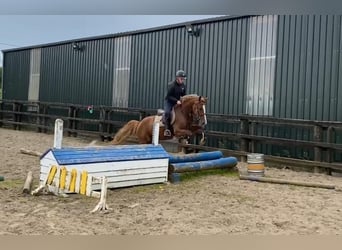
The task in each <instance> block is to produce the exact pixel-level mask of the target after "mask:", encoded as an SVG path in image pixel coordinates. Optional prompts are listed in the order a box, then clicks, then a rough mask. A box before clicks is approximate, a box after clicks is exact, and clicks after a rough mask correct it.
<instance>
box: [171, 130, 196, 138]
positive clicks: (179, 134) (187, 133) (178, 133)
mask: <svg viewBox="0 0 342 250" xmlns="http://www.w3.org/2000/svg"><path fill="white" fill-rule="evenodd" d="M174 134H175V136H176V137H182V136H189V137H190V136H192V132H191V131H190V130H188V129H179V128H174Z"/></svg>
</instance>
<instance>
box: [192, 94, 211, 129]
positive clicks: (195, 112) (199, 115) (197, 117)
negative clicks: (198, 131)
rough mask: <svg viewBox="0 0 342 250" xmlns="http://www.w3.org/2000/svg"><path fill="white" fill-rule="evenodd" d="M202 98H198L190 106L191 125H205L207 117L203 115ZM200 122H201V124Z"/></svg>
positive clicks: (203, 104) (203, 101)
mask: <svg viewBox="0 0 342 250" xmlns="http://www.w3.org/2000/svg"><path fill="white" fill-rule="evenodd" d="M201 98H203V97H202V96H199V98H198V101H196V102H195V103H194V104H193V106H192V123H193V124H194V125H199V126H203V125H206V124H207V117H206V115H205V100H202V99H201ZM201 121H203V122H202V123H201Z"/></svg>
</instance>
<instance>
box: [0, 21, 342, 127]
mask: <svg viewBox="0 0 342 250" xmlns="http://www.w3.org/2000/svg"><path fill="white" fill-rule="evenodd" d="M253 18H254V19H253ZM275 19H276V20H277V27H276V29H275V27H274V26H272V27H271V22H272V24H274V20H275ZM253 20H257V23H260V22H261V23H263V25H264V27H266V28H265V29H262V30H261V33H262V35H260V39H259V40H258V37H257V36H253V33H252V30H253V27H254V26H253V25H254V23H253ZM341 22H342V17H341V15H338V16H332V15H294V16H264V17H237V18H230V19H229V18H227V19H219V20H215V21H211V22H208V23H199V22H195V24H194V27H195V28H196V29H197V28H198V29H200V35H199V36H198V37H196V36H192V35H189V34H188V33H187V31H186V27H185V25H184V26H174V27H172V26H170V27H168V28H165V29H159V30H158V29H157V30H152V31H144V32H141V33H139V32H136V33H132V34H131V35H126V36H121V37H120V36H117V37H103V38H96V39H89V40H80V41H79V42H77V41H76V42H77V43H78V44H79V45H80V46H81V48H82V49H81V50H74V49H73V46H72V42H70V43H59V44H54V45H50V46H42V47H41V67H40V81H39V92H40V94H39V100H41V101H50V102H65V103H76V104H86V105H88V104H89V105H90V104H93V105H115V106H123V107H125V106H129V107H141V108H160V107H162V106H163V98H164V95H165V92H166V86H167V83H168V82H169V81H171V80H173V78H174V74H175V72H176V71H177V70H178V69H184V70H185V71H186V72H187V73H188V80H187V84H188V93H197V94H199V95H205V96H208V97H209V104H208V107H207V112H209V113H221V114H236V115H239V114H243V113H246V112H247V113H251V114H259V111H260V110H261V111H260V112H263V113H265V112H267V114H268V115H271V116H275V117H281V118H297V119H310V120H332V121H333V120H339V121H340V120H342V113H341V112H339V107H341V106H342V99H341V98H339V97H340V96H342V87H341V84H340V81H341V77H342V62H341V60H342V59H341V51H342V43H341V38H342V37H341V36H342V31H341V28H342V25H341ZM255 27H256V28H255V30H258V28H257V26H255ZM264 31H265V32H264ZM271 31H272V32H274V31H276V36H275V37H276V38H275V39H276V41H275V42H274V43H273V41H274V40H272V39H266V38H265V39H264V36H265V35H266V36H269V35H270V34H271V33H272V32H271ZM261 33H260V34H261ZM253 37H254V38H253ZM263 41H271V43H272V49H271V53H270V54H269V53H268V52H267V51H266V52H265V53H264V54H265V55H264V56H263V54H262V53H259V54H258V53H257V51H258V49H259V48H255V51H254V52H255V53H254V52H253V50H251V47H252V46H254V43H255V44H262V43H263ZM274 44H276V50H275V48H274V46H275V45H274ZM258 46H259V45H258ZM33 49H35V48H33ZM31 50H32V49H26V50H25V49H24V50H23V49H21V50H16V51H8V52H5V53H4V89H3V92H4V93H3V98H5V99H19V100H27V98H28V87H29V81H30V51H31ZM261 50H262V49H261ZM274 51H275V59H274V60H275V71H274V83H273V84H274V85H273V86H272V85H270V83H271V82H269V83H267V84H266V85H265V83H264V82H263V81H266V80H267V77H263V78H259V79H256V76H257V75H258V76H260V74H254V73H255V72H256V71H254V73H253V72H252V71H250V68H251V67H250V66H251V65H252V64H251V60H252V59H253V58H254V59H253V60H254V61H255V60H256V59H258V60H259V59H261V58H262V57H265V58H268V57H269V56H270V57H272V58H274V56H273V53H274ZM272 60H273V59H272ZM253 63H254V62H253ZM264 65H265V67H264V69H265V70H267V68H268V67H266V62H265V64H264ZM254 66H255V65H254ZM254 66H253V67H254ZM259 66H262V63H260V65H259ZM259 66H258V67H259ZM270 70H271V67H270ZM265 72H266V73H267V71H265ZM252 73H253V74H252ZM256 73H257V72H256ZM248 77H249V78H248ZM253 79H254V80H253ZM253 82H254V83H255V82H258V86H260V88H259V87H258V88H257V91H254V90H255V89H254V90H253V91H252V90H251V86H252V87H254V88H255V84H254V85H253ZM265 86H268V87H265ZM272 87H273V89H272ZM267 91H268V92H269V93H267ZM267 94H268V95H269V96H270V97H269V99H268V100H267V103H266V104H267V105H266V104H265V103H264V104H265V105H264V106H262V107H261V109H259V107H257V108H256V107H255V106H253V105H260V102H254V103H255V104H252V106H251V103H249V99H248V98H251V97H252V96H254V97H253V98H255V97H257V96H258V95H260V96H265V95H267ZM272 94H273V98H272ZM266 109H267V110H266ZM265 110H266V111H265Z"/></svg>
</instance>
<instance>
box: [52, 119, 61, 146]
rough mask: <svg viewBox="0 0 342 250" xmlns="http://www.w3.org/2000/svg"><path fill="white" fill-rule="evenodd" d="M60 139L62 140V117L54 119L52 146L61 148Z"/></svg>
mask: <svg viewBox="0 0 342 250" xmlns="http://www.w3.org/2000/svg"><path fill="white" fill-rule="evenodd" d="M62 140H63V120H62V119H56V121H55V136H54V141H53V147H54V148H62Z"/></svg>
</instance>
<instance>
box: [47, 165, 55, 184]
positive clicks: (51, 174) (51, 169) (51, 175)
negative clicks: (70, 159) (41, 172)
mask: <svg viewBox="0 0 342 250" xmlns="http://www.w3.org/2000/svg"><path fill="white" fill-rule="evenodd" d="M56 172H57V167H56V166H51V168H50V172H49V175H48V179H47V184H48V185H51V184H52V182H53V179H54V178H55V174H56Z"/></svg>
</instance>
